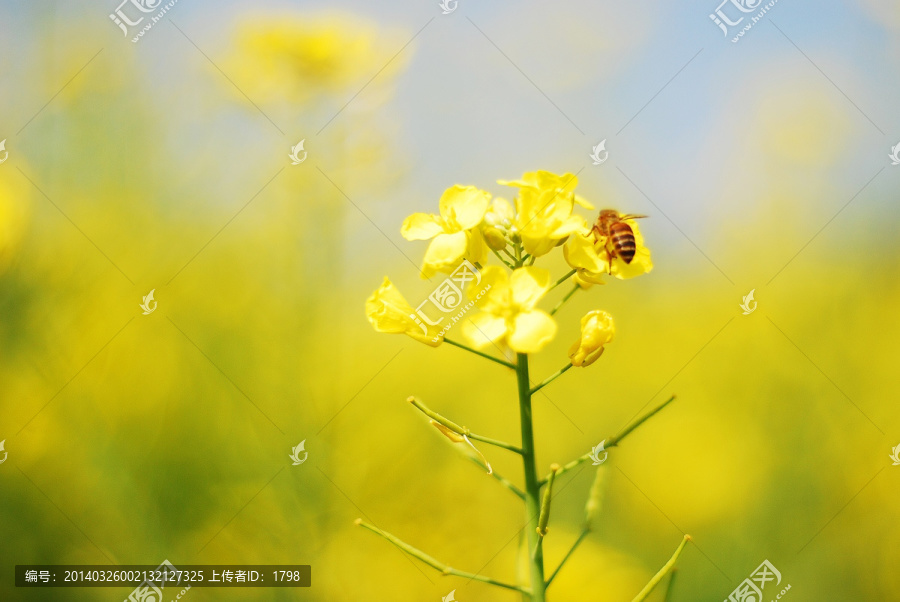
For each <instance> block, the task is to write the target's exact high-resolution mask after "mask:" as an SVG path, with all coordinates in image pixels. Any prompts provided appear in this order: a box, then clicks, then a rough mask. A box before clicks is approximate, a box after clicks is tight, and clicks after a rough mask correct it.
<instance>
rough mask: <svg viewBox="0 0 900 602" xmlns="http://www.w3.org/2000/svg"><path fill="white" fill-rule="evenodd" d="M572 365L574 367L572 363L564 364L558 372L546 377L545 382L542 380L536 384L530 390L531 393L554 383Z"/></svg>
mask: <svg viewBox="0 0 900 602" xmlns="http://www.w3.org/2000/svg"><path fill="white" fill-rule="evenodd" d="M571 367H572V364H571V363H568V364H566V365H565V366H563V367H562V368H560V369H559V370H557V371H556V372H554V373H553V374H551V375H550V376H548V377H547V378H546V379H544V382H542V383H541V384H539V385H535V387H534V388H533V389H532V390H531V391H529V392H528V393H529V395H534V394H535V393H537V392H538V391H540V390H541V389H543V388H544V387H546V386H547V385H549V384H550V383H552V382H553V381H554V380H556V379H557V378H559V377H560V376H561V375H562V374H565V372H566V370H568V369H569V368H571Z"/></svg>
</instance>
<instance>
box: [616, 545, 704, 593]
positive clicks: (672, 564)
mask: <svg viewBox="0 0 900 602" xmlns="http://www.w3.org/2000/svg"><path fill="white" fill-rule="evenodd" d="M690 540H691V536H690V535H685V536H684V539H682V540H681V544H680V545H679V546H678V549H677V550H675V553H674V554H672V557H671V558H669V562H667V563H665V564H664V565H663V568H661V569H659V572H658V573H656V574H655V575H654V576H653V578H652V579H651V580H650V581H649V582H648V583H647V585H645V586H644V589H642V590H641V593H639V594H638V595H637V596H635V598H634V600H632V601H631V602H641V601H642V600H646V599H647V596H649V595H650V592H652V591H653V589H654V588H655V587H656V586H657V585H659V582H660V581H662V580H663V577H665V576H666V574H667V573H669V572H670V571H671V570H672V569H673V568H674V567H675V563H676V562H678V557H679V556H681V551H682V550H683V549H684V546H685V545H687V542H689V541H690Z"/></svg>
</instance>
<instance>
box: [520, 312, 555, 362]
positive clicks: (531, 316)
mask: <svg viewBox="0 0 900 602" xmlns="http://www.w3.org/2000/svg"><path fill="white" fill-rule="evenodd" d="M555 335H556V321H555V320H554V319H553V318H551V317H550V314H548V313H547V312H545V311H542V310H539V309H534V310H531V311H526V312H522V313H520V314H518V315H516V317H515V318H514V319H513V326H512V332H511V333H510V334H509V346H510V347H511V348H512V350H513V351H516V352H518V353H537V352H538V351H540V350H541V349H543V348H544V346H545V345H546V344H547V343H549V342H550V341H552V340H553V337H554V336H555Z"/></svg>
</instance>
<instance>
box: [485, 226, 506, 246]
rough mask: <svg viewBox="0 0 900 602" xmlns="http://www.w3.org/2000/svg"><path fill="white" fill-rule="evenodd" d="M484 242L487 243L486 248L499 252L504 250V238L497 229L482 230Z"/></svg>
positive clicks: (492, 227)
mask: <svg viewBox="0 0 900 602" xmlns="http://www.w3.org/2000/svg"><path fill="white" fill-rule="evenodd" d="M483 234H484V241H485V242H486V243H487V246H488V247H490V248H491V249H493V250H495V251H500V250H502V249H505V248H506V237H505V236H503V232H501V231H500V230H499V229H498V228H495V227H494V226H488V227H487V228H485V229H484V230H483Z"/></svg>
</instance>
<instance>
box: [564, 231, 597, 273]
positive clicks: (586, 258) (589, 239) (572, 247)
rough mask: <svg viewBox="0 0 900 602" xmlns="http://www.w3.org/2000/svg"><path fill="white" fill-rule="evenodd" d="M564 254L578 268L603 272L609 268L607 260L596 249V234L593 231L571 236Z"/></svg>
mask: <svg viewBox="0 0 900 602" xmlns="http://www.w3.org/2000/svg"><path fill="white" fill-rule="evenodd" d="M563 255H564V256H565V258H566V262H567V263H568V264H569V265H570V266H572V267H573V268H575V269H576V270H585V271H588V272H592V273H601V272H605V271H606V269H607V265H606V261H604V260H603V258H602V257H601V256H600V255H599V254H598V253H597V251H596V248H595V241H594V235H593V234H591V233H588V234H587V235H584V234H573V235H572V236H570V237H569V240H567V241H566V244H565V246H564V247H563Z"/></svg>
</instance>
